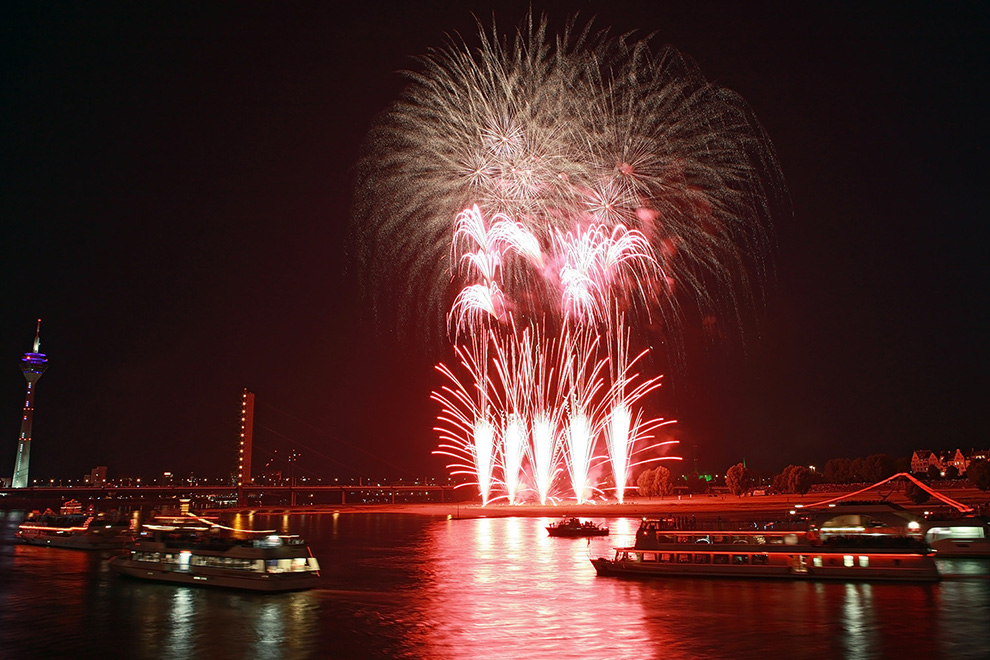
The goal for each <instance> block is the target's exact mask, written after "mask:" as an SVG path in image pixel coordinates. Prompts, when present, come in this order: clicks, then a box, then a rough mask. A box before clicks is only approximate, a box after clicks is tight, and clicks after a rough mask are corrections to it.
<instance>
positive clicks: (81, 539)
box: [16, 529, 134, 550]
mask: <svg viewBox="0 0 990 660" xmlns="http://www.w3.org/2000/svg"><path fill="white" fill-rule="evenodd" d="M16 536H17V538H18V539H19V540H20V541H21V543H26V544H28V545H41V546H48V547H52V548H69V549H71V550H120V549H122V548H124V547H125V546H126V545H127V544H128V543H130V542H131V541H133V540H134V537H133V536H130V535H129V534H124V535H113V536H109V535H106V534H94V533H92V532H68V531H66V532H57V531H43V532H38V531H35V530H30V529H20V530H18V531H17V533H16Z"/></svg>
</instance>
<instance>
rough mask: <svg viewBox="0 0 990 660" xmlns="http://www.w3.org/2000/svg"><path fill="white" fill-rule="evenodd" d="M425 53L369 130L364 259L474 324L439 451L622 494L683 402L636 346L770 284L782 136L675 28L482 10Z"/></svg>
mask: <svg viewBox="0 0 990 660" xmlns="http://www.w3.org/2000/svg"><path fill="white" fill-rule="evenodd" d="M420 64H421V68H420V70H419V71H417V72H411V73H409V74H408V75H409V77H410V82H409V84H408V86H407V88H406V90H405V91H404V93H403V95H402V97H401V98H400V99H399V100H398V101H397V102H396V103H395V104H394V105H393V106H392V107H391V108H390V109H389V110H388V111H387V112H386V113H385V114H384V115H383V116H382V117H380V118H379V119H378V121H377V122H376V123H375V125H374V126H373V128H372V130H371V133H370V135H369V140H368V142H367V147H366V150H365V153H364V154H363V157H362V161H361V164H360V168H359V195H358V198H357V203H356V218H357V220H358V226H359V228H360V229H361V231H362V233H363V236H364V238H365V240H364V242H363V245H364V250H365V252H364V253H363V261H364V266H365V267H366V268H367V269H368V270H369V271H370V272H372V273H377V274H383V279H384V274H385V273H389V274H392V275H394V276H397V277H395V278H394V279H393V280H392V281H391V283H390V285H389V286H379V287H378V288H377V290H376V291H375V292H374V296H375V303H376V305H377V306H378V307H379V308H381V309H385V308H391V307H395V308H397V309H398V310H399V313H400V318H399V322H400V324H402V325H403V326H415V327H419V328H423V327H425V328H444V327H446V334H447V336H448V337H449V339H450V340H451V341H452V342H453V344H454V349H455V352H456V354H457V357H458V364H457V366H456V367H455V368H448V367H447V366H444V365H440V366H438V369H439V370H440V371H441V373H443V374H444V376H445V378H446V380H447V385H446V386H444V387H443V388H442V389H441V390H440V391H437V392H434V394H433V399H434V400H435V401H437V402H438V403H439V404H440V406H441V410H442V411H441V414H440V415H439V418H438V419H439V424H438V429H437V430H438V432H439V433H440V447H439V449H438V452H439V453H444V454H447V455H449V456H451V457H453V462H452V464H451V469H452V470H453V471H454V472H457V473H465V474H468V475H470V476H471V479H472V481H473V482H474V483H476V484H477V486H478V489H479V492H480V494H481V497H482V501H483V502H484V503H488V502H489V501H491V500H492V499H494V498H497V497H498V498H500V497H504V498H505V499H506V500H507V501H508V502H509V503H517V502H520V501H523V500H526V499H538V500H539V501H540V502H541V503H543V502H546V501H547V500H548V499H550V498H554V497H562V496H567V497H573V498H575V499H576V500H577V501H579V502H580V501H584V500H586V499H588V498H590V497H592V496H594V494H595V493H597V492H600V491H602V490H603V489H605V490H606V491H608V492H607V494H608V495H611V496H614V497H616V498H617V499H618V500H619V501H621V500H622V497H623V493H624V490H625V488H626V484H627V483H628V481H629V477H630V474H629V472H630V470H631V469H632V468H633V467H634V465H635V463H636V461H637V460H638V459H637V456H647V455H650V456H656V455H658V452H650V451H648V450H650V449H652V448H655V447H656V444H650V440H651V438H652V437H653V433H654V432H655V431H656V429H657V428H658V427H659V426H661V425H664V424H668V423H670V422H666V421H664V420H662V419H658V418H645V417H644V412H643V408H642V403H643V398H644V397H646V396H647V395H648V394H649V393H651V392H653V391H654V390H655V389H656V388H657V387H659V385H660V376H655V377H648V376H644V375H642V374H640V373H638V371H637V369H639V368H640V365H642V364H644V362H643V360H642V358H643V357H644V356H645V354H646V351H645V350H638V349H637V350H634V349H633V347H634V346H645V345H647V341H648V339H647V335H648V334H650V333H656V332H660V333H662V334H663V336H664V337H666V338H672V337H676V335H677V331H678V325H679V322H680V319H681V314H682V308H683V306H684V305H685V304H691V305H693V306H696V308H697V309H698V310H699V311H700V313H701V314H702V315H706V316H708V315H719V316H729V317H730V318H735V317H737V316H738V310H739V309H740V307H741V306H742V305H746V304H749V303H750V300H749V299H750V298H751V297H752V295H753V293H752V292H753V291H754V290H758V288H757V287H755V286H754V284H755V283H758V282H759V281H761V280H762V278H763V275H764V262H763V256H764V255H765V254H766V253H767V247H768V242H769V241H768V235H769V232H768V230H767V222H766V221H767V219H768V216H769V211H768V203H767V198H768V190H769V189H772V188H773V187H774V186H775V185H776V183H777V181H778V180H779V179H778V174H777V173H778V168H777V165H776V162H775V158H774V155H773V151H772V147H771V145H770V143H769V141H768V140H767V138H766V136H765V135H764V133H763V131H762V129H761V128H760V126H759V124H758V123H757V121H756V120H755V118H754V117H753V114H752V112H751V111H750V109H749V107H748V106H747V104H746V103H745V102H744V101H743V99H742V98H741V97H739V96H738V95H737V94H735V93H733V92H731V91H729V90H726V89H724V88H721V87H719V86H717V85H714V84H712V83H709V82H708V81H706V80H705V79H704V77H703V76H702V75H701V73H700V72H699V71H698V69H697V67H696V66H695V65H694V64H693V63H692V62H690V61H689V60H687V59H686V58H684V57H683V56H681V55H680V54H679V53H678V52H677V51H676V50H675V49H673V48H671V47H664V48H660V49H654V48H653V47H652V45H651V44H650V43H649V41H648V40H643V41H636V40H633V39H632V38H630V37H628V36H625V37H611V36H610V35H609V34H608V32H607V31H601V32H596V31H593V30H592V28H591V25H590V24H588V25H587V26H584V27H579V26H577V25H576V24H575V23H573V22H571V23H569V25H568V27H567V28H565V29H564V31H563V32H562V33H561V34H560V35H552V34H550V30H549V28H548V24H547V20H546V19H543V20H536V19H534V18H533V17H529V18H528V19H527V21H526V22H525V23H524V25H523V26H522V27H521V28H520V29H519V30H518V31H517V32H516V34H515V36H514V38H512V39H507V38H505V37H503V36H502V35H500V34H499V33H498V32H497V31H496V30H495V29H494V28H492V29H490V30H489V29H485V28H483V27H481V26H479V44H478V45H477V46H471V45H469V44H468V43H467V42H464V41H451V42H450V43H449V44H448V45H447V46H446V47H444V48H441V49H438V50H435V51H433V52H431V53H429V54H428V55H427V56H425V57H423V58H422V59H421V61H420ZM398 280H401V281H404V282H405V283H406V286H396V285H395V283H394V282H395V281H398ZM402 300H407V301H414V302H407V303H403V302H402ZM634 353H635V354H634ZM562 484H566V486H564V485H562Z"/></svg>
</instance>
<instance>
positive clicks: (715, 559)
mask: <svg viewBox="0 0 990 660" xmlns="http://www.w3.org/2000/svg"><path fill="white" fill-rule="evenodd" d="M712 563H713V564H728V563H729V555H714V556H712Z"/></svg>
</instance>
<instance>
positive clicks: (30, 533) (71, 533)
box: [15, 501, 134, 550]
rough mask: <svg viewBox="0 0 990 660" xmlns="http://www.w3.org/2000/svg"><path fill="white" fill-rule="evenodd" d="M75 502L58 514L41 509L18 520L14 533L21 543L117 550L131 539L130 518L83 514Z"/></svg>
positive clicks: (69, 503) (76, 548)
mask: <svg viewBox="0 0 990 660" xmlns="http://www.w3.org/2000/svg"><path fill="white" fill-rule="evenodd" d="M77 505H78V502H75V503H74V502H71V501H70V502H67V503H66V505H65V506H63V507H62V508H61V509H60V511H59V513H57V514H56V513H53V512H52V511H50V510H49V511H45V512H44V513H40V514H36V515H32V516H30V517H29V518H28V519H27V520H25V521H24V522H23V523H21V524H20V525H19V526H18V528H17V531H16V532H15V536H16V537H17V538H18V539H19V540H20V541H21V542H23V543H27V544H30V545H44V546H51V547H54V548H71V549H74V550H117V549H120V548H123V547H124V546H125V545H127V544H128V543H130V542H131V541H133V540H134V534H133V533H132V530H131V527H130V524H131V523H130V520H129V519H127V518H121V517H119V516H116V515H107V514H84V513H81V507H78V506H77Z"/></svg>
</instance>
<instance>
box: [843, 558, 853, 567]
mask: <svg viewBox="0 0 990 660" xmlns="http://www.w3.org/2000/svg"><path fill="white" fill-rule="evenodd" d="M842 565H843V566H845V567H846V568H852V567H853V566H854V565H855V562H854V561H853V556H852V555H844V556H843V557H842Z"/></svg>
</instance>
